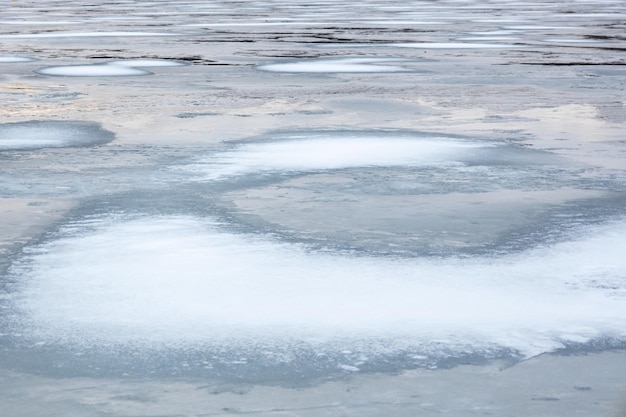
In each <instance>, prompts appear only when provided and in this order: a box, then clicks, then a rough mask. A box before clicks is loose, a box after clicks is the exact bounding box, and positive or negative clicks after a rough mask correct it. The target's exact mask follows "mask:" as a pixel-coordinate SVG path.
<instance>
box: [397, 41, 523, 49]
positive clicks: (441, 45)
mask: <svg viewBox="0 0 626 417" xmlns="http://www.w3.org/2000/svg"><path fill="white" fill-rule="evenodd" d="M390 46H396V47H398V48H420V49H490V48H516V47H517V46H515V45H507V44H497V43H469V42H410V43H394V44H391V45H390Z"/></svg>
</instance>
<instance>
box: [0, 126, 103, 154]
mask: <svg viewBox="0 0 626 417" xmlns="http://www.w3.org/2000/svg"><path fill="white" fill-rule="evenodd" d="M114 137H115V135H114V134H113V133H112V132H109V131H108V130H104V129H102V127H101V126H100V125H99V124H97V123H92V122H71V121H69V122H68V121H31V122H21V123H5V124H0V151H2V150H16V149H40V148H62V147H76V146H91V145H100V144H104V143H107V142H110V141H111V140H113V138H114Z"/></svg>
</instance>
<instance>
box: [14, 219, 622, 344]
mask: <svg viewBox="0 0 626 417" xmlns="http://www.w3.org/2000/svg"><path fill="white" fill-rule="evenodd" d="M625 236H626V220H623V219H622V220H617V221H614V222H611V223H607V224H604V225H601V226H595V227H587V228H581V229H580V230H578V231H577V232H576V233H573V234H571V235H570V236H568V237H569V241H567V242H563V243H554V244H552V245H546V246H541V247H537V248H534V249H531V250H528V251H525V252H523V253H518V254H509V255H503V256H498V257H490V256H476V257H468V258H455V257H451V258H440V259H438V258H408V259H393V258H370V257H350V256H345V255H343V256H341V255H333V254H329V253H316V252H310V251H308V250H306V248H305V247H303V246H300V245H297V244H287V243H279V242H276V241H273V240H272V239H271V238H268V237H259V236H255V235H248V234H235V233H230V232H226V231H224V230H222V229H221V225H220V224H218V223H216V222H214V221H211V220H210V219H209V220H203V219H199V218H194V217H189V216H161V217H139V218H137V217H135V218H124V216H121V217H120V216H112V217H101V218H96V219H91V220H89V221H85V222H78V223H73V224H70V225H68V226H67V227H65V228H64V229H62V230H61V232H60V233H59V235H57V237H56V238H54V239H52V240H49V241H47V242H46V243H43V244H41V245H38V246H36V247H32V248H30V249H29V251H28V252H27V255H26V257H25V259H23V260H22V261H21V262H20V263H19V264H18V265H17V266H15V267H14V268H13V271H12V273H13V274H16V275H18V276H21V277H22V278H21V281H20V284H19V285H18V286H17V287H16V291H15V292H14V293H13V294H11V297H12V301H13V303H14V308H15V309H16V310H17V311H19V314H20V320H21V324H20V325H21V326H22V327H23V330H24V332H26V333H27V334H30V335H31V336H36V338H37V339H38V340H41V341H44V342H57V343H58V342H61V343H64V344H68V345H87V346H89V345H92V344H104V345H108V344H110V343H113V344H120V345H124V344H127V343H132V344H134V345H135V346H136V345H137V344H140V345H141V344H145V345H146V346H154V345H162V346H169V347H178V348H181V347H184V346H192V345H198V344H202V343H210V344H215V343H218V344H219V343H222V342H221V341H224V343H230V342H232V341H233V340H239V341H241V340H247V342H246V343H248V344H254V343H255V342H254V339H255V338H258V337H260V338H262V339H264V338H271V340H272V342H271V343H274V344H277V345H281V344H283V343H287V341H290V342H289V343H293V342H294V340H295V341H298V340H300V341H302V342H307V343H311V341H314V340H318V341H324V342H325V343H332V341H333V340H342V339H345V338H354V339H357V340H370V341H371V344H370V345H369V346H370V349H371V350H372V351H374V352H378V350H380V349H382V350H385V349H392V350H393V346H394V344H401V345H406V344H413V345H417V346H419V345H423V346H428V345H429V344H430V343H431V342H433V341H438V343H441V344H443V345H444V349H443V350H446V349H450V352H454V351H455V350H456V349H470V350H471V349H473V347H474V348H478V347H481V346H483V345H485V344H495V345H498V346H503V347H506V348H511V349H515V350H518V351H520V352H522V353H523V354H524V355H535V354H538V353H541V352H545V351H550V350H553V349H555V348H558V347H561V346H562V344H563V343H568V342H585V341H588V340H589V339H592V338H596V337H600V336H603V335H610V336H613V337H624V336H626V331H625V330H624V329H626V315H625V314H624V312H625V311H626V286H625V285H624V282H623V276H624V274H626V259H625V258H624V257H623V256H622V254H623V253H624V251H625V250H626V238H625ZM381 340H382V342H381ZM229 341H230V342H229ZM375 341H378V342H375ZM379 343H380V345H379Z"/></svg>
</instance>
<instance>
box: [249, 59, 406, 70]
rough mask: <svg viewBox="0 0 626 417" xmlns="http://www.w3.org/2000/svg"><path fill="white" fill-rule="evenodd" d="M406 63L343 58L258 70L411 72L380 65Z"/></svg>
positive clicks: (262, 66)
mask: <svg viewBox="0 0 626 417" xmlns="http://www.w3.org/2000/svg"><path fill="white" fill-rule="evenodd" d="M403 61H404V62H406V60H403V59H393V58H387V59H385V58H343V59H316V60H302V61H297V62H288V63H283V64H269V65H261V66H259V67H258V68H259V69H260V70H263V71H271V72H320V73H324V72H328V73H331V72H409V71H412V70H411V69H408V68H404V67H399V66H394V65H379V64H385V63H388V62H403Z"/></svg>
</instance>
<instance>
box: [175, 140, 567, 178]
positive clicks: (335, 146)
mask: <svg viewBox="0 0 626 417" xmlns="http://www.w3.org/2000/svg"><path fill="white" fill-rule="evenodd" d="M268 137H272V136H271V135H270V136H268ZM273 137H274V138H277V139H280V140H274V141H259V142H251V143H235V144H233V149H231V150H228V151H224V152H219V153H216V154H213V155H209V156H206V157H200V158H199V159H198V160H197V161H196V162H195V163H192V164H188V165H185V166H182V167H179V168H178V169H183V170H186V171H189V172H194V173H197V174H198V177H199V178H201V179H204V180H217V179H227V178H229V177H236V176H243V175H249V174H255V175H257V174H263V173H289V172H315V171H323V170H333V169H343V168H354V167H392V166H413V167H418V166H449V165H454V164H462V163H466V162H472V163H473V164H499V162H498V157H495V159H494V154H493V152H492V151H494V150H496V149H497V150H499V151H500V152H502V153H501V154H500V155H501V156H500V158H503V157H504V158H506V160H507V163H509V164H515V163H517V162H521V163H524V164H528V165H533V164H536V163H545V162H551V163H557V160H558V158H555V157H554V156H550V155H549V154H547V153H541V152H537V151H533V150H529V149H523V148H516V147H514V146H511V145H505V144H502V143H496V142H488V141H478V140H470V139H460V138H454V137H446V136H436V135H430V136H429V135H423V136H420V135H414V136H413V137H410V136H409V137H407V135H402V134H400V133H393V132H386V133H376V132H335V133H334V132H317V133H309V134H308V135H306V136H298V135H297V134H283V135H280V134H277V135H273Z"/></svg>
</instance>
